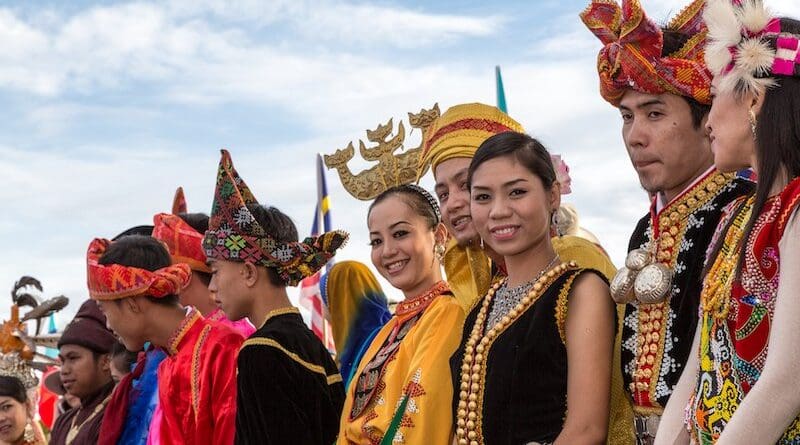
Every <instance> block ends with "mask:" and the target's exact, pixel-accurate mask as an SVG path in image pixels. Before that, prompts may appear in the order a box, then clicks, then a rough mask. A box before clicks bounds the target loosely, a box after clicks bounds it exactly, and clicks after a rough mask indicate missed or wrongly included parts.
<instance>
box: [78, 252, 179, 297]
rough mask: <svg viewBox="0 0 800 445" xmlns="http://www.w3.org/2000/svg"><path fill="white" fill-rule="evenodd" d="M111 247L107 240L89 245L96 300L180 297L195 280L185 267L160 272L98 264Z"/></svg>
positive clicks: (90, 278)
mask: <svg viewBox="0 0 800 445" xmlns="http://www.w3.org/2000/svg"><path fill="white" fill-rule="evenodd" d="M110 244H111V241H109V240H107V239H103V238H96V239H94V240H93V241H92V242H91V244H89V251H88V252H87V253H86V268H87V277H88V286H89V296H90V297H92V299H94V300H118V299H121V298H127V297H138V296H144V295H147V296H151V297H154V298H161V297H165V296H167V295H177V294H178V292H180V290H181V289H183V288H184V286H186V284H188V283H189V279H190V278H191V277H192V270H191V269H190V268H189V265H188V264H184V263H180V264H173V265H171V266H168V267H164V268H161V269H158V270H156V271H149V270H146V269H140V268H138V267H128V266H123V265H121V264H108V265H102V264H100V263H99V262H98V261H99V260H100V257H102V256H103V253H105V251H106V249H108V246H109V245H110Z"/></svg>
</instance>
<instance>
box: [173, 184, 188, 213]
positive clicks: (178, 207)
mask: <svg viewBox="0 0 800 445" xmlns="http://www.w3.org/2000/svg"><path fill="white" fill-rule="evenodd" d="M186 209H187V207H186V196H184V194H183V187H178V190H175V197H174V198H172V214H173V215H177V214H178V213H186V212H187V210H186Z"/></svg>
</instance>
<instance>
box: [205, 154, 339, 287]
mask: <svg viewBox="0 0 800 445" xmlns="http://www.w3.org/2000/svg"><path fill="white" fill-rule="evenodd" d="M257 205H259V204H258V201H256V198H255V197H254V196H253V193H252V192H250V188H249V187H247V184H245V182H244V180H242V178H241V177H240V176H239V174H238V173H237V172H236V169H235V168H234V167H233V161H232V160H231V155H230V153H228V151H227V150H222V159H220V162H219V171H218V172H217V186H216V190H215V191H214V204H213V206H212V208H211V219H210V220H209V224H208V231H207V232H206V234H205V238H204V239H203V247H204V248H205V252H206V256H207V257H208V258H213V259H220V260H227V261H242V262H249V263H252V264H256V265H259V266H264V267H268V268H272V269H274V270H275V271H276V272H277V273H278V275H279V276H280V277H281V279H283V280H284V281H285V282H286V283H287V284H288V285H289V286H295V285H297V283H299V282H300V280H302V279H303V278H306V277H308V276H311V275H313V274H314V273H315V272H316V271H318V270H319V269H321V268H322V267H323V266H325V264H326V263H327V262H328V260H330V259H331V258H333V256H334V254H335V253H336V250H337V249H338V248H340V247H342V246H343V245H344V243H345V241H347V237H348V235H347V233H345V232H343V231H338V230H336V231H332V232H327V233H324V234H322V235H320V236H318V237H309V238H306V239H305V240H303V241H302V242H290V243H280V242H278V241H276V240H275V239H274V238H273V237H272V235H270V234H269V233H267V231H266V230H264V228H263V227H261V225H260V224H259V223H258V221H256V219H255V217H254V216H253V214H252V213H251V212H250V209H248V206H257Z"/></svg>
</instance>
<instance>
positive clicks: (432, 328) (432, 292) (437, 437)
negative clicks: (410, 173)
mask: <svg viewBox="0 0 800 445" xmlns="http://www.w3.org/2000/svg"><path fill="white" fill-rule="evenodd" d="M367 219H368V223H367V224H368V226H369V231H370V246H371V247H372V263H373V265H374V266H375V268H376V269H377V270H378V272H379V273H380V274H381V275H382V276H383V277H384V278H386V279H387V280H388V281H389V282H390V283H391V284H392V285H393V286H394V287H396V288H398V289H399V290H401V291H402V292H403V294H404V295H405V300H404V301H402V302H401V303H400V304H399V305H398V306H397V310H396V312H395V314H394V316H393V317H392V318H391V319H390V320H389V322H388V323H387V324H386V325H385V326H384V327H383V328H382V329H381V330H380V331H379V332H378V333H377V334H376V335H375V337H374V339H373V340H372V342H371V343H370V345H369V347H368V348H367V350H366V352H365V353H364V354H363V355H362V357H361V358H360V360H359V361H358V367H357V369H356V372H355V374H354V377H353V379H354V380H353V382H355V384H351V385H350V386H349V388H348V392H347V399H346V401H345V405H344V411H343V413H342V422H341V429H340V433H339V443H340V444H361V443H381V444H383V443H392V442H393V441H394V440H395V439H397V438H402V439H403V442H404V443H409V444H429V443H436V444H439V443H448V442H449V441H450V438H451V436H452V431H451V429H450V428H448V425H452V417H451V413H450V410H449V409H448V402H449V400H450V399H451V398H452V395H453V389H452V387H451V384H450V373H449V368H448V366H447V359H448V357H449V356H450V354H452V353H453V351H455V348H456V346H457V345H458V339H459V334H460V330H459V327H460V326H461V323H462V322H463V320H464V312H463V310H462V309H461V306H459V304H458V303H457V302H456V300H455V299H454V298H453V294H452V292H451V291H450V288H449V286H448V285H447V283H446V282H444V281H443V280H442V271H441V257H442V255H443V254H444V242H445V238H446V230H445V228H444V225H443V224H442V223H441V216H440V212H439V206H438V205H437V204H436V200H435V199H434V198H433V196H431V195H430V194H429V193H428V192H427V191H425V190H424V189H422V188H421V187H418V186H415V185H402V186H399V187H394V188H390V189H388V190H386V191H385V192H383V193H382V194H380V195H379V196H378V197H377V198H376V199H375V201H374V202H373V203H372V205H371V206H370V210H369V214H368V217H367Z"/></svg>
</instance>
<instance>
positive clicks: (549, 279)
mask: <svg viewBox="0 0 800 445" xmlns="http://www.w3.org/2000/svg"><path fill="white" fill-rule="evenodd" d="M556 258H558V257H556ZM576 267H577V264H575V262H574V261H570V262H569V264H567V263H561V264H559V265H558V266H555V267H553V268H549V266H548V267H545V269H544V270H543V271H542V272H541V273H540V274H539V276H538V278H537V279H536V281H535V282H534V283H533V285H532V286H531V290H530V291H529V292H528V294H527V295H526V296H525V297H523V298H522V300H521V301H520V302H519V303H518V304H517V305H516V306H515V307H514V308H512V309H511V310H510V311H509V312H508V315H505V316H503V317H502V318H500V320H499V321H498V322H497V325H495V326H493V327H491V328H490V327H489V326H488V325H486V326H484V325H485V322H486V321H487V313H488V312H489V306H490V305H491V302H492V299H493V297H494V295H495V293H496V292H497V290H498V289H499V288H500V286H501V285H504V284H505V283H506V279H504V280H502V281H499V282H497V283H495V284H494V285H493V286H492V287H491V288H490V289H489V292H487V294H486V297H484V299H483V303H482V305H481V308H480V310H479V311H478V315H477V317H476V319H475V324H474V325H473V326H472V331H471V333H470V335H469V338H468V340H467V343H466V347H465V349H464V359H463V361H462V362H461V385H460V393H459V397H458V410H457V413H456V438H457V439H458V445H480V444H481V443H482V442H483V437H482V434H481V428H480V412H481V403H480V401H481V399H482V397H483V390H484V388H483V384H482V383H483V382H482V374H483V373H484V372H485V369H486V364H487V361H488V357H489V353H488V349H489V347H490V346H491V344H492V343H493V342H494V340H495V339H496V338H497V336H498V335H500V334H501V333H502V332H503V331H505V329H506V328H507V327H508V326H509V325H511V323H513V322H514V321H515V320H516V319H517V318H519V316H520V315H522V314H523V313H525V311H526V310H527V309H529V308H530V307H531V306H533V305H534V303H536V301H538V300H539V298H540V297H541V296H542V295H543V294H544V292H545V291H546V290H547V289H548V288H549V287H550V285H552V284H553V282H554V281H555V280H556V279H557V278H558V277H560V276H561V275H562V274H563V273H564V272H565V271H566V270H568V269H572V268H576ZM548 269H549V270H548ZM484 327H485V329H484Z"/></svg>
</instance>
